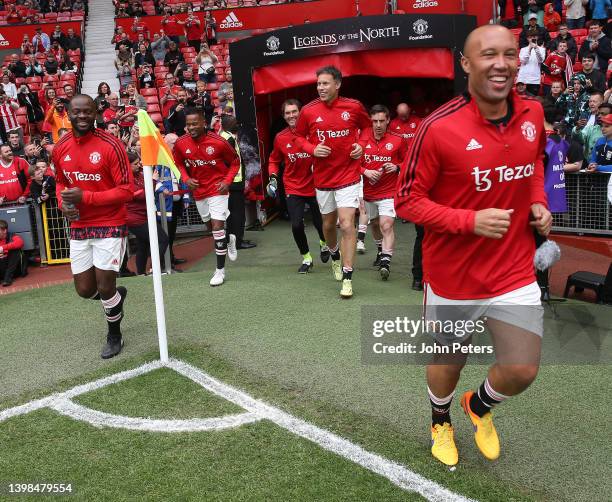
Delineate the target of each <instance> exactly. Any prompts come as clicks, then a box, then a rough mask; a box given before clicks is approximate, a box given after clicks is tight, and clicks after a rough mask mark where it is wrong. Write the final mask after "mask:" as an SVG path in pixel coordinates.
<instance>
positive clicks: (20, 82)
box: [15, 77, 26, 87]
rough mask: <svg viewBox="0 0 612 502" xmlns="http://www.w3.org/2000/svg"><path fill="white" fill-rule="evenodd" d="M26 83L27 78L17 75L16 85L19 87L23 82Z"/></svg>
mask: <svg viewBox="0 0 612 502" xmlns="http://www.w3.org/2000/svg"><path fill="white" fill-rule="evenodd" d="M25 83H26V79H25V78H22V77H17V78H16V79H15V85H16V86H17V87H19V86H20V85H21V84H25Z"/></svg>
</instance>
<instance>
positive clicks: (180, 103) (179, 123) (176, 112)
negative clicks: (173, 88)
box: [168, 89, 189, 136]
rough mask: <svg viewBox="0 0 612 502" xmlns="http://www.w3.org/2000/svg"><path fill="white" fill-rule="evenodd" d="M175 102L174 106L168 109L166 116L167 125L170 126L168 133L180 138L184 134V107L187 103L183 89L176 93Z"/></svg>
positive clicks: (185, 92)
mask: <svg viewBox="0 0 612 502" xmlns="http://www.w3.org/2000/svg"><path fill="white" fill-rule="evenodd" d="M176 97H177V102H176V104H175V105H174V106H173V107H172V108H170V113H169V114H168V124H170V130H169V131H168V132H172V133H174V134H176V135H177V136H182V135H183V134H185V123H186V119H185V106H186V105H188V104H189V103H187V91H186V90H185V89H181V90H180V91H178V92H177V93H176Z"/></svg>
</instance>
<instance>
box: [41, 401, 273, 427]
mask: <svg viewBox="0 0 612 502" xmlns="http://www.w3.org/2000/svg"><path fill="white" fill-rule="evenodd" d="M50 408H51V409H53V410H55V411H57V412H58V413H60V414H61V415H64V416H67V417H70V418H73V419H74V420H78V421H80V422H87V423H89V424H91V425H93V426H94V427H100V428H102V427H113V428H115V429H129V430H134V431H146V432H204V431H219V430H223V429H231V428H234V427H240V426H241V425H246V424H251V423H254V422H258V421H259V420H261V418H262V417H259V416H257V415H256V414H255V413H249V412H246V413H239V414H236V415H225V416H223V417H212V418H192V419H187V420H164V419H152V418H141V417H126V416H122V415H112V414H110V413H105V412H103V411H98V410H92V409H91V408H87V407H85V406H82V405H80V404H77V403H75V402H73V401H71V400H70V399H58V400H55V401H53V403H52V404H51V405H50Z"/></svg>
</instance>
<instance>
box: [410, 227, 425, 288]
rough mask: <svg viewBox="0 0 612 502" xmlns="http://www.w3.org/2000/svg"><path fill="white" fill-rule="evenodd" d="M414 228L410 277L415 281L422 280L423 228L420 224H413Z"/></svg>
mask: <svg viewBox="0 0 612 502" xmlns="http://www.w3.org/2000/svg"><path fill="white" fill-rule="evenodd" d="M414 228H415V230H416V238H415V239H414V248H413V250H412V278H413V279H414V280H415V281H421V282H422V281H423V236H424V235H425V228H424V227H422V226H421V225H415V226H414Z"/></svg>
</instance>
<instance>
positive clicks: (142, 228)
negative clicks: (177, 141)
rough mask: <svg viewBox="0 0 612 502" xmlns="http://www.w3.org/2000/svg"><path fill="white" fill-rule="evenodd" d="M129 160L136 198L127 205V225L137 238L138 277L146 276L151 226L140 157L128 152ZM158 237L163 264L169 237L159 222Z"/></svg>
mask: <svg viewBox="0 0 612 502" xmlns="http://www.w3.org/2000/svg"><path fill="white" fill-rule="evenodd" d="M128 159H129V161H130V165H131V167H132V173H133V175H134V181H133V183H132V190H133V191H134V198H133V199H132V200H131V201H130V202H128V203H127V225H128V230H129V231H130V232H131V233H132V234H133V235H134V236H135V237H136V273H137V274H138V275H145V274H146V272H147V269H146V267H147V260H148V259H149V255H150V254H151V253H150V250H151V247H150V242H149V225H148V224H147V202H146V198H145V189H144V178H143V176H142V164H141V162H140V158H139V156H138V155H137V154H136V153H134V152H128ZM157 237H158V245H159V258H160V260H161V261H162V263H163V258H164V254H165V253H166V249H167V248H168V236H167V235H166V232H164V230H163V228H162V227H161V225H160V224H159V222H158V223H157Z"/></svg>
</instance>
